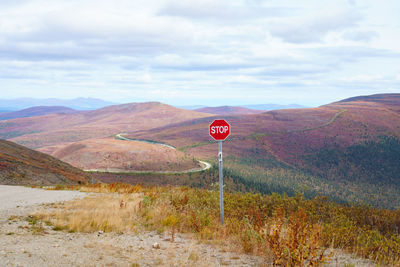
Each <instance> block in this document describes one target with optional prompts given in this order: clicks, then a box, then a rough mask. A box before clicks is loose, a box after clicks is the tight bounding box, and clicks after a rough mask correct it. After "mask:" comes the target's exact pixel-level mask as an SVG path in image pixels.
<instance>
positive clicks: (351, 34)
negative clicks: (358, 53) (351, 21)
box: [342, 30, 379, 42]
mask: <svg viewBox="0 0 400 267" xmlns="http://www.w3.org/2000/svg"><path fill="white" fill-rule="evenodd" d="M342 36H343V38H344V39H346V40H351V41H356V42H358V41H361V42H370V41H372V39H374V38H377V37H379V34H378V33H377V32H375V31H360V30H349V31H345V32H344V33H343V35H342Z"/></svg>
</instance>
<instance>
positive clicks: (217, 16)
mask: <svg viewBox="0 0 400 267" xmlns="http://www.w3.org/2000/svg"><path fill="white" fill-rule="evenodd" d="M385 5H386V6H385V7H382V6H381V5H380V4H379V3H377V2H375V1H372V0H368V1H363V2H360V1H358V2H357V3H356V2H355V1H348V0H336V1H334V2H329V3H328V4H327V3H326V2H323V1H317V0H310V1H289V2H285V4H283V3H282V2H281V1H277V0H270V1H257V0H254V1H251V0H234V1H218V2H216V1H211V0H206V1H195V0H190V1H179V0H174V1H170V0H146V1H145V0H140V1H130V0H119V1H106V0H97V1H94V0H69V1H66V0H64V1H46V0H18V1H1V2H0V82H1V85H2V86H1V87H2V88H4V89H1V91H0V93H1V94H0V97H7V98H11V97H21V96H43V97H67V96H95V97H100V96H101V97H103V98H108V99H109V100H116V98H117V97H118V98H123V99H128V98H129V97H131V98H132V97H134V96H142V99H143V100H161V99H162V100H164V101H167V102H168V99H169V101H175V100H176V99H185V100H184V101H185V104H186V103H196V102H198V101H200V100H204V99H209V100H210V101H211V99H214V101H220V104H226V103H224V101H225V100H224V98H223V96H226V95H229V97H228V98H227V99H231V100H232V99H236V100H235V101H245V102H247V103H249V102H251V101H256V102H258V103H261V102H263V101H264V100H267V99H268V100H269V101H268V102H271V101H276V102H278V101H281V99H284V101H286V100H287V101H288V102H289V103H290V102H296V101H299V102H301V103H300V104H302V103H303V104H308V103H307V99H308V98H307V96H308V97H309V99H311V97H310V96H311V95H312V99H313V100H312V101H316V100H315V99H320V101H321V102H320V103H319V104H323V101H325V100H326V99H329V97H327V96H326V94H327V92H328V91H329V92H331V93H332V94H334V95H335V96H340V95H343V96H344V97H347V96H348V94H349V90H350V91H351V89H349V88H351V86H354V87H357V86H359V87H360V88H361V87H362V86H365V87H368V88H367V89H366V90H368V92H370V91H374V92H375V93H379V92H384V91H385V89H384V88H397V86H398V85H399V82H398V80H399V76H398V75H399V74H398V73H395V71H397V70H398V69H397V62H398V59H399V57H400V49H399V47H398V45H397V44H398V40H397V39H398V37H395V36H398V32H399V30H398V27H399V25H398V23H397V21H398V20H397V14H396V13H395V12H391V10H398V7H399V5H400V4H398V3H397V2H396V1H388V2H387V3H386V4H385ZM378 22H379V23H378ZM360 73H361V74H363V73H366V74H368V73H374V75H369V76H368V75H361V74H360ZM376 73H385V75H384V77H379V75H377V74H376ZM379 82H382V83H384V85H385V86H379ZM342 87H343V88H342ZM321 88H329V90H321ZM113 90H114V91H118V94H116V93H113ZM93 92H97V93H96V95H93ZM227 92H228V93H227ZM288 92H289V93H288ZM344 92H345V93H344ZM353 92H354V93H355V94H358V93H360V92H363V91H360V90H358V89H357V90H355V89H354V91H353ZM365 92H366V91H365ZM285 93H287V95H286V96H285ZM168 96H170V98H168ZM272 96H274V97H276V99H275V100H273V99H271V97H272ZM150 98H153V99H150ZM288 98H292V100H289V99H288ZM246 99H248V100H246ZM131 100H135V99H131ZM176 101H178V100H176ZM182 101H183V100H182ZM232 101H233V100H232ZM282 101H283V100H282Z"/></svg>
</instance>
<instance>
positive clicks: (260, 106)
mask: <svg viewBox="0 0 400 267" xmlns="http://www.w3.org/2000/svg"><path fill="white" fill-rule="evenodd" d="M177 107H179V108H183V109H189V110H197V111H199V110H200V109H210V108H211V109H217V110H218V109H222V108H226V107H231V108H247V109H255V110H262V111H270V110H278V109H292V108H307V107H306V106H302V105H298V104H289V105H280V104H258V105H239V106H217V107H215V106H212V107H210V106H204V105H193V106H177ZM249 113H251V112H249ZM249 113H244V114H249ZM255 113H258V112H255ZM217 114H219V113H217ZM232 114H237V113H232Z"/></svg>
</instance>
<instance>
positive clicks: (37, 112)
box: [0, 106, 79, 120]
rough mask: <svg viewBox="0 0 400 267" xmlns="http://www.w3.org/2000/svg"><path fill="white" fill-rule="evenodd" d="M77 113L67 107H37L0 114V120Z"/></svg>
mask: <svg viewBox="0 0 400 267" xmlns="http://www.w3.org/2000/svg"><path fill="white" fill-rule="evenodd" d="M77 112H79V111H77V110H75V109H72V108H67V107H58V106H39V107H31V108H26V109H22V110H19V111H14V112H7V113H0V120H10V119H17V118H26V117H33V116H42V115H47V114H72V113H77Z"/></svg>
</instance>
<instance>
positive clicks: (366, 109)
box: [0, 94, 400, 266]
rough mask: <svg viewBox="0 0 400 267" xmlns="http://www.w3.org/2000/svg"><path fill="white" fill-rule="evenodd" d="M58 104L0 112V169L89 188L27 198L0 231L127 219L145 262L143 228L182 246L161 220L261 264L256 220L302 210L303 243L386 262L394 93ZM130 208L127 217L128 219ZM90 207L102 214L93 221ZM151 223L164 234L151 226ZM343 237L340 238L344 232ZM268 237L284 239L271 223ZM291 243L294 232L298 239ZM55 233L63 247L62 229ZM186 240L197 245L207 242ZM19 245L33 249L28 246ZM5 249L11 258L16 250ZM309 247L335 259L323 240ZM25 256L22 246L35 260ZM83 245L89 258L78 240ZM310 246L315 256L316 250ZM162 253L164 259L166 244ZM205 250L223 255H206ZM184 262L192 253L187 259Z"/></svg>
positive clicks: (399, 201) (395, 133) (121, 225)
mask: <svg viewBox="0 0 400 267" xmlns="http://www.w3.org/2000/svg"><path fill="white" fill-rule="evenodd" d="M57 110H59V109H56V111H55V112H56V113H51V112H50V113H47V114H44V115H39V116H27V117H23V118H14V119H6V120H3V121H0V134H2V136H3V137H8V139H9V140H10V141H1V142H0V147H1V150H0V179H1V183H2V184H11V185H31V186H34V187H36V186H39V187H42V186H48V187H46V188H47V189H48V190H54V189H61V190H65V189H67V190H79V191H81V192H92V193H95V194H97V193H100V195H92V196H91V197H89V198H86V199H83V200H73V201H72V202H68V203H67V204H65V205H64V204H50V206H51V208H50V209H46V210H41V211H34V210H32V209H30V208H29V215H27V214H25V215H24V216H28V217H26V218H28V219H26V220H27V221H28V222H29V221H31V220H32V218H34V220H33V221H34V222H35V223H32V225H29V226H24V227H25V228H24V229H27V230H20V229H19V228H18V229H17V228H16V227H17V226H18V225H19V226H21V225H23V219H22V217H18V216H17V217H13V216H14V215H10V218H12V220H11V225H14V224H15V226H7V225H6V224H3V225H0V235H2V234H4V235H5V236H7V235H8V233H2V232H1V229H2V228H3V230H2V231H3V232H4V231H11V232H12V233H14V232H15V233H18V235H21V236H23V238H28V239H30V238H31V235H36V233H37V231H40V232H39V235H41V236H42V235H43V237H42V239H43V240H48V241H46V242H50V243H56V242H57V241H56V239H54V237H57V238H62V237H63V236H64V235H65V234H66V232H67V231H69V232H70V233H72V232H73V233H74V234H70V235H69V236H70V237H71V238H73V239H74V240H76V241H77V242H82V244H83V243H85V242H88V240H91V239H92V238H93V237H95V236H97V237H99V236H103V234H104V233H107V234H105V235H104V239H105V240H108V241H107V242H110V244H111V243H113V242H115V240H116V238H117V236H116V235H119V233H121V232H124V233H125V234H124V235H123V236H124V239H123V240H130V242H136V241H132V240H133V239H135V238H136V237H137V236H138V235H137V234H134V235H131V234H132V232H135V231H136V232H140V236H143V239H146V240H147V241H148V242H147V241H146V242H147V243H146V242H144V243H142V241H140V242H139V243H138V244H145V246H146V248H144V249H145V250H146V251H147V253H150V255H151V256H150V257H149V258H144V261H142V260H140V261H139V262H140V264H144V262H145V261H146V260H154V258H155V256H154V255H153V252H154V248H152V244H151V242H159V243H160V244H162V246H163V247H167V248H171V246H175V247H174V248H173V250H174V251H179V253H180V254H182V255H186V256H187V254H185V253H186V252H185V251H183V250H182V251H181V250H180V249H179V248H178V247H177V245H176V244H177V243H176V242H175V241H174V242H175V243H174V242H171V238H170V237H168V233H172V235H173V236H174V233H175V231H178V232H179V233H180V234H179V235H180V236H179V238H180V239H179V240H181V242H183V243H182V244H186V243H188V242H191V241H190V240H192V239H191V238H192V237H186V236H184V235H183V234H184V233H188V232H189V233H192V234H193V233H194V234H195V236H197V237H196V238H199V239H200V240H203V241H202V242H204V241H205V240H208V241H207V242H210V240H213V241H212V242H215V243H213V246H214V245H215V246H217V247H218V246H220V245H221V244H223V241H222V240H226V238H228V239H229V240H230V241H229V244H231V245H230V246H229V249H228V251H226V252H223V253H222V254H220V257H225V258H224V259H225V260H224V261H225V262H229V263H230V264H235V262H236V260H237V259H236V258H232V256H231V255H232V254H229V253H232V252H236V253H247V254H250V255H248V256H245V255H244V254H240V256H239V258H238V259H244V261H241V262H247V263H248V262H249V261H251V262H253V263H254V264H261V262H264V263H265V262H269V263H271V262H272V261H276V260H277V258H276V257H274V256H271V255H270V254H269V253H270V252H268V251H273V250H274V249H275V248H274V247H273V246H272V245H271V243H270V241H268V240H270V239H269V238H272V237H266V236H265V233H264V232H262V231H263V230H262V229H264V228H265V227H270V226H268V225H274V224H278V225H279V224H281V223H282V224H284V225H285V226H284V227H288V229H291V228H290V227H293V225H292V220H303V221H304V222H307V224H304V225H309V226H310V227H311V226H312V227H313V228H312V229H311V228H304V229H303V230H301V231H304V233H302V234H304V235H307V234H309V235H311V236H309V237H307V238H306V239H304V242H305V243H304V244H308V243H307V242H309V240H312V239H313V238H317V237H318V238H320V239H318V242H317V241H315V242H317V243H318V246H316V247H315V251H314V253H317V254H318V253H324V252H323V251H325V248H328V247H329V249H331V250H332V251H334V252H335V253H336V254H335V255H337V256H335V258H333V259H334V260H335V261H336V262H341V261H342V262H346V263H349V262H350V263H351V262H355V263H357V264H360V265H362V266H369V265H373V264H372V262H371V261H368V260H367V259H369V260H372V261H375V262H376V263H383V264H393V263H396V262H398V259H399V257H400V256H399V255H400V254H399V253H398V250H397V249H396V248H395V247H396V246H398V242H397V241H395V240H397V239H396V238H398V236H397V234H396V229H397V228H396V227H397V225H398V224H399V219H398V218H399V217H398V216H399V215H398V209H399V208H400V197H399V196H400V178H399V173H400V169H399V168H400V166H399V164H398V162H400V138H399V137H400V95H397V94H394V95H393V94H386V95H372V96H366V97H360V98H351V99H347V100H343V101H339V102H335V103H331V104H327V105H323V106H320V107H317V108H305V109H292V110H274V111H267V112H261V113H260V112H255V114H249V112H247V111H246V110H244V111H243V114H240V113H239V114H238V113H235V112H237V111H240V110H241V109H236V108H232V109H231V108H228V109H227V110H229V112H231V113H230V114H228V115H221V114H212V113H202V112H198V111H189V110H184V109H177V108H174V107H171V106H168V105H165V104H161V103H154V102H151V103H132V104H124V105H117V106H111V107H105V108H102V109H99V110H94V111H78V112H72V113H68V114H67V113H57ZM34 111H35V109H34ZM42 111H43V110H42V109H41V110H40V112H42ZM207 111H208V112H211V110H210V109H208V110H207ZM35 112H36V111H35ZM213 112H215V113H221V112H220V111H218V110H217V111H213ZM224 112H225V111H224ZM17 114H18V113H17ZM221 116H223V118H224V119H225V120H227V121H228V122H229V123H230V125H231V128H232V131H231V135H230V136H229V137H228V139H227V140H226V141H224V144H223V150H224V170H223V173H224V191H225V196H226V199H224V202H225V205H226V216H227V223H226V225H225V226H224V227H220V226H218V225H219V223H218V216H217V215H216V214H218V209H217V208H218V205H217V204H216V203H217V201H218V197H217V196H218V192H217V191H218V183H217V181H218V162H217V143H216V142H215V141H212V140H211V137H210V136H209V135H208V127H209V124H210V123H211V122H212V121H213V120H214V119H217V118H221ZM10 135H11V136H10ZM12 135H15V136H12ZM14 142H17V143H19V144H22V145H25V146H28V147H24V146H21V145H19V144H16V143H14ZM29 147H30V148H31V149H30V148H29ZM32 149H35V150H32ZM91 183H94V184H93V185H90V184H91ZM114 198H115V199H114ZM102 203H103V204H102ZM106 203H113V204H106ZM127 203H129V208H128V209H126V210H125V208H124V207H126V206H125V205H127ZM53 205H54V206H53ZM107 205H111V206H109V209H108V210H107V211H101V212H104V214H102V215H101V216H100V215H99V213H93V214H91V215H88V214H89V213H90V211H91V210H94V211H96V212H100V209H101V207H103V206H104V207H105V206H107ZM89 206H90V207H89ZM79 207H82V208H81V209H82V210H81V211H79ZM279 207H281V209H283V210H284V213H283V214H281V213H280V212H282V211H280V208H279ZM70 210H75V211H76V212H78V211H79V212H81V215H79V216H78V215H76V214H75V213H71V212H70ZM109 211H110V212H109ZM128 211H129V212H128ZM53 212H54V213H53ZM127 212H128V213H129V216H128V217H126V214H128V213H127ZM302 212H305V214H303V213H302ZM13 213H15V214H19V211H17V210H14V211H13ZM132 214H135V217H134V218H135V221H134V222H129V223H127V220H131V219H132V218H133V217H132ZM185 214H186V215H185ZM280 214H281V215H280ZM15 216H16V215H15ZM74 216H75V217H74ZM76 216H78V217H79V218H78V217H76ZM107 216H110V217H107ZM280 216H281V217H280ZM282 216H283V217H282ZM296 216H297V217H296ZM54 218H56V219H54ZM101 218H109V219H106V222H104V221H102V219H101ZM238 218H245V219H240V220H239V219H238ZM280 218H281V219H280ZM280 220H282V221H280ZM43 225H47V226H43ZM355 225H362V227H356V226H355ZM13 227H14V228H13ZM175 227H176V228H175ZM263 227H264V228H263ZM238 228H240V229H247V230H245V231H238V230H237V229H238ZM7 229H8V230H7ZM54 229H56V230H54ZM235 229H236V230H235ZM60 230H61V231H62V232H58V231H60ZM63 231H64V232H63ZM99 231H100V232H101V234H97V235H96V232H98V233H100V232H99ZM152 231H156V232H160V233H163V234H162V235H159V236H158V237H157V235H155V234H154V232H152ZM365 231H367V232H365ZM11 232H10V233H11ZM86 232H88V234H84V233H86ZM49 233H50V234H49ZM246 233H247V234H248V235H247V234H246ZM250 233H251V234H250ZM306 233H307V234H306ZM337 233H339V234H337ZM10 235H13V234H10ZM343 237H346V238H351V240H352V241H351V243H346V241H345V240H344V239H343ZM132 238H133V239H132ZM168 238H169V239H168ZM173 238H174V237H172V240H173ZM371 238H375V239H374V240H375V241H374V242H376V243H375V244H376V246H377V249H376V250H374V249H371V247H370V243H369V242H370V241H369V240H370V239H371ZM42 239H41V240H42ZM167 239H168V241H165V240H167ZM3 240H5V241H4V242H6V243H7V242H13V240H14V239H13V237H12V236H7V238H6V239H3ZM135 240H136V239H135ZM295 240H297V239H295ZM307 240H308V241H307ZM124 242H125V241H124ZM149 242H150V243H149ZM279 242H289V243H290V242H291V241H290V240H286V241H285V240H284V237H283V236H281V237H280V241H279ZM28 243H29V242H28ZM7 244H9V243H7ZM98 244H99V245H101V246H103V245H104V244H103V243H101V242H100V243H98ZM174 244H175V245H174ZM304 244H303V245H304ZM303 245H301V244H296V245H292V246H296V249H300V248H301V247H302V246H303ZM63 246H65V247H68V249H69V250H71V251H73V247H72V246H71V244H70V243H68V242H67V243H64V244H63ZM83 246H85V245H83ZM197 246H198V248H199V249H203V250H205V251H209V250H210V249H212V248H210V247H207V246H206V245H196V247H197ZM267 247H268V248H267ZM338 248H340V249H344V251H339V250H337V249H338ZM24 249H26V250H29V251H31V250H32V248H31V247H30V246H24ZM116 249H117V248H116ZM117 250H118V249H117ZM107 251H108V252H110V251H114V250H113V249H107ZM385 251H388V252H385ZM108 252H107V253H108ZM30 253H32V255H36V254H35V253H34V252H30ZM40 253H41V254H40ZM40 253H39V254H40V255H42V256H41V257H39V258H40V259H43V258H45V259H46V262H53V261H54V258H53V257H56V256H55V255H58V254H57V253H58V252H56V251H53V252H52V253H42V252H40ZM107 253H106V254H101V255H100V254H99V255H98V258H99V259H98V261H99V262H104V261H103V258H102V257H103V256H102V255H108V256H107V257H109V258H110V259H111V258H112V259H113V261H114V262H116V261H117V259H115V258H113V257H114V256H112V255H111V254H110V255H109V254H107ZM135 253H136V252H135ZM205 253H208V252H205ZM346 253H351V254H353V255H359V256H360V257H363V258H365V259H363V260H362V259H359V258H354V256H350V255H348V254H346ZM39 254H37V255H39ZM317 254H316V255H317ZM5 255H6V257H8V259H9V260H11V261H15V260H22V261H24V260H25V258H24V257H19V258H13V257H11V256H10V255H9V254H7V253H6V254H5ZM37 255H36V256H37ZM96 255H97V254H96ZM121 255H122V256H121V257H123V258H124V260H123V261H132V262H136V261H137V258H129V257H127V256H126V255H127V254H125V252H123V253H122V254H121ZM227 255H228V256H227ZM318 255H319V254H318ZM321 255H323V256H321V257H322V259H325V257H326V261H327V262H333V261H332V260H333V259H332V258H330V256H329V257H328V256H327V255H328V254H321ZM1 256H2V255H0V257H1ZM36 256H34V259H35V260H39V258H38V257H36ZM186 256H185V257H186ZM82 257H84V258H85V259H89V258H90V257H89V256H88V255H86V254H84V253H83V254H82ZM188 257H194V256H190V255H189V256H188ZM226 257H230V258H226ZM289 258H290V257H289ZM67 259H68V262H70V263H71V264H78V262H77V261H74V260H73V259H72V258H69V257H68V256H67ZM194 260H195V258H194ZM308 260H316V262H319V263H318V264H320V263H321V262H320V261H319V260H317V258H308ZM123 261H121V262H120V263H121V264H122V262H123ZM162 261H163V262H167V261H165V259H164V258H163V260H162ZM174 261H176V259H175V260H174ZM209 261H210V262H213V264H216V265H218V264H221V261H217V262H215V261H214V259H212V258H210V259H209ZM118 262H119V261H118ZM185 262H186V263H190V264H194V262H193V260H189V261H185ZM239 265H240V264H239ZM245 265H246V264H245Z"/></svg>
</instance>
